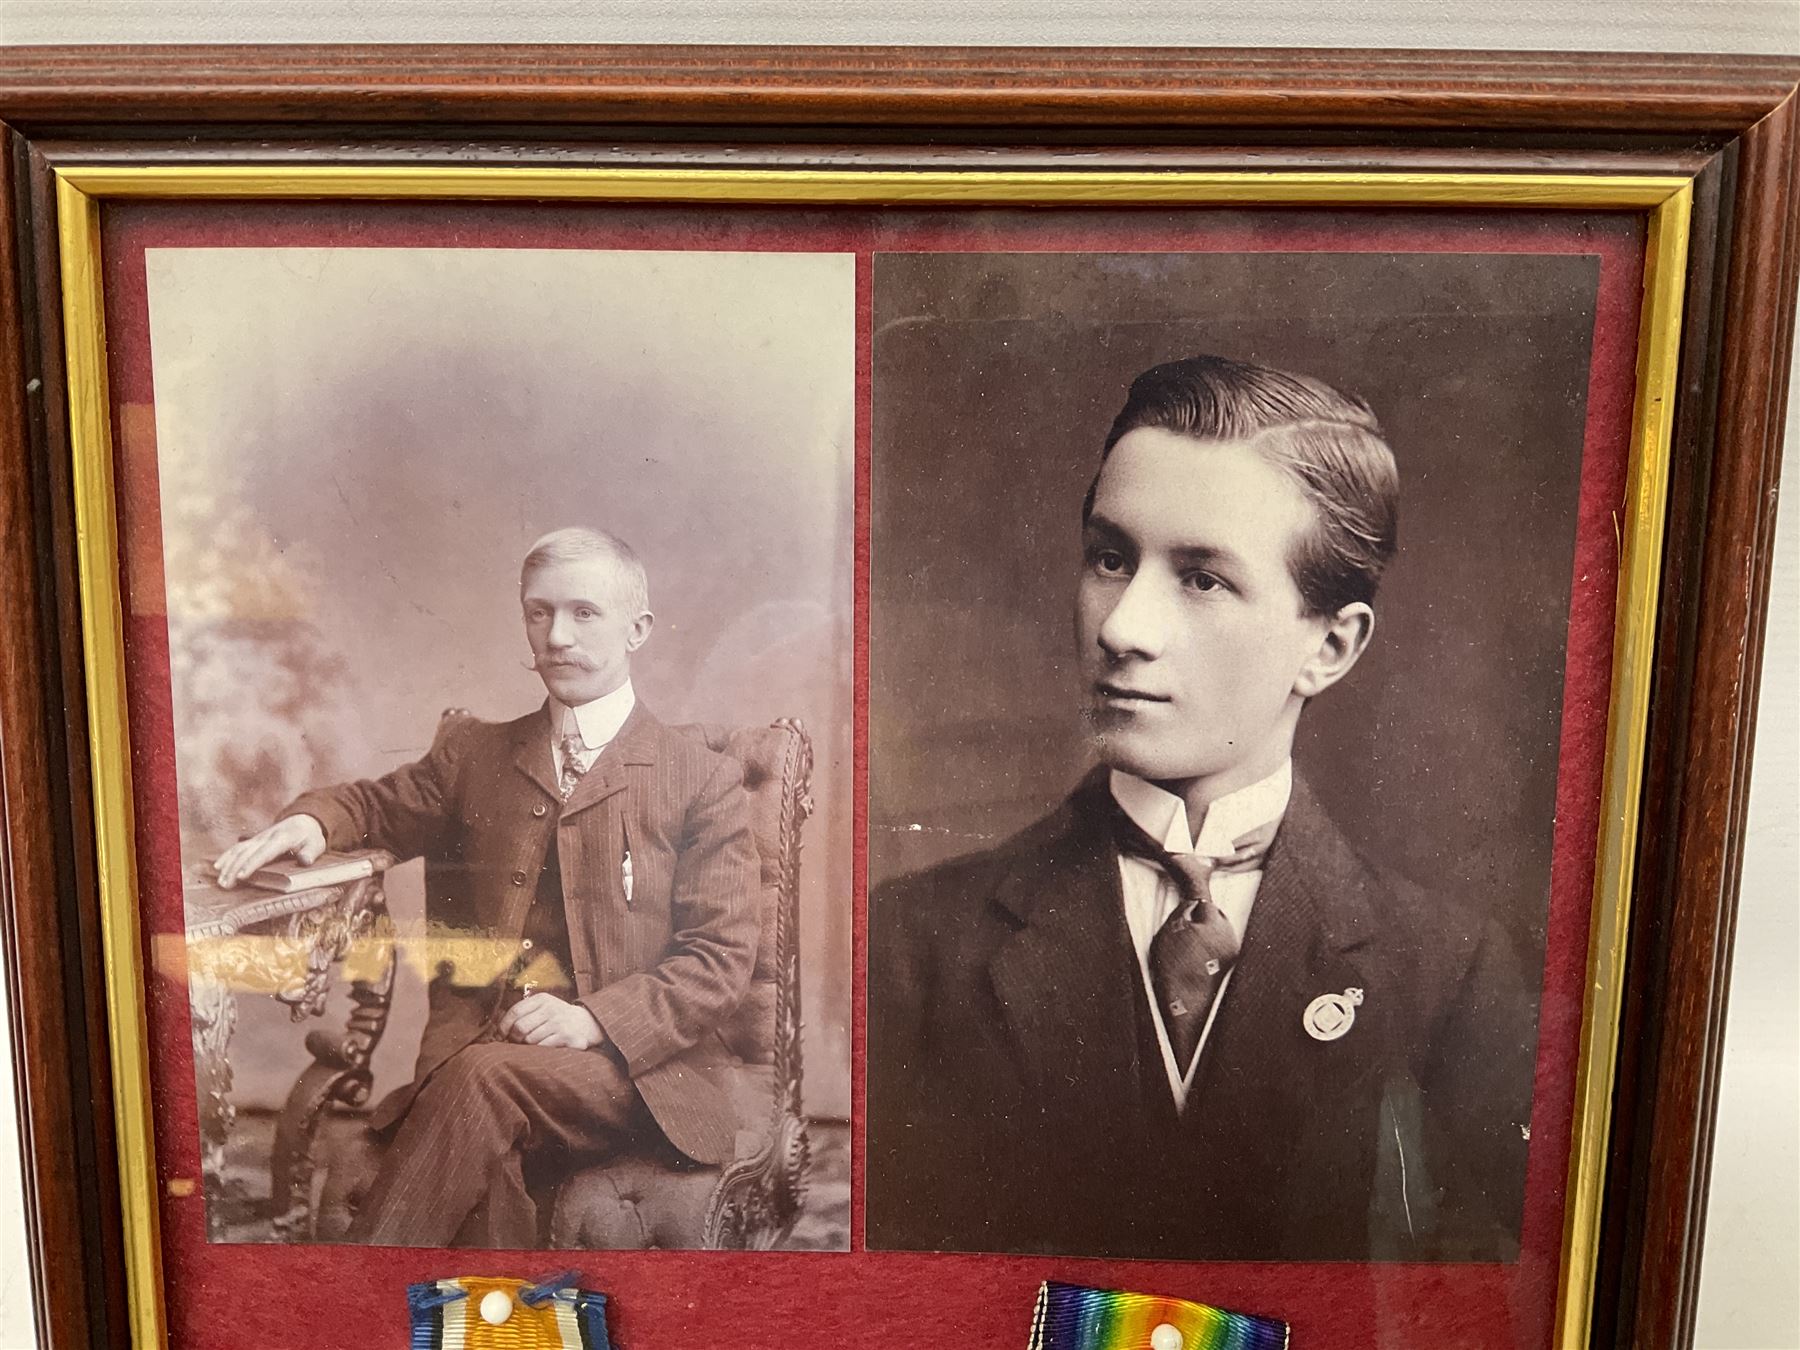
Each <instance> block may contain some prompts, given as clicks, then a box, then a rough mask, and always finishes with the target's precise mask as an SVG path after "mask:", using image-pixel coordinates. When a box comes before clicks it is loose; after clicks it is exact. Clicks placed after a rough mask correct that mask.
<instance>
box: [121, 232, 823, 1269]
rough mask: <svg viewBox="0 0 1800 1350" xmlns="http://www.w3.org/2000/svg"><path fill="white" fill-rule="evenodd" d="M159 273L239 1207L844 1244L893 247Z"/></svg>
mask: <svg viewBox="0 0 1800 1350" xmlns="http://www.w3.org/2000/svg"><path fill="white" fill-rule="evenodd" d="M595 228H598V224H596V226H595ZM147 270H148V283H149V295H148V299H149V307H150V336H151V351H152V356H153V358H154V361H155V376H156V404H155V419H156V432H157V434H156V437H155V441H154V444H153V446H152V447H150V448H153V449H154V452H155V461H154V466H153V473H154V475H155V481H158V482H159V483H160V488H161V494H160V518H159V519H158V520H156V521H154V522H152V524H153V525H154V526H160V538H156V537H153V536H149V535H146V534H145V533H144V532H143V531H142V530H139V532H138V533H137V534H135V535H134V538H135V539H136V540H137V543H138V548H137V552H136V554H135V555H134V556H137V557H139V558H159V559H160V562H159V566H160V574H161V579H162V582H163V588H164V589H163V596H162V599H163V602H164V603H163V607H162V611H161V615H160V616H159V622H160V621H161V619H162V617H166V624H167V634H168V637H167V642H168V651H169V657H170V677H171V678H170V686H171V713H172V717H171V721H172V732H173V737H172V739H173V745H172V749H173V753H174V763H175V769H176V778H177V781H178V783H179V788H180V799H179V803H178V806H179V815H180V820H179V824H180V837H181V845H182V865H183V866H182V876H183V881H184V904H185V907H186V923H187V931H186V937H185V945H184V947H183V949H182V950H183V955H182V956H181V958H180V959H179V960H174V959H167V960H164V961H162V962H161V963H160V964H161V966H162V967H163V968H165V973H168V974H169V975H170V977H171V981H174V980H180V981H182V982H183V984H184V985H185V988H183V989H182V992H183V993H186V994H187V995H188V996H189V998H190V999H191V1006H192V1009H193V1011H192V1023H193V1027H194V1044H195V1055H196V1065H197V1072H198V1079H197V1087H198V1099H199V1109H200V1117H201V1135H202V1143H203V1148H204V1152H203V1157H202V1163H201V1183H202V1195H203V1198H204V1201H205V1203H206V1206H207V1216H206V1217H207V1230H208V1232H209V1234H210V1236H211V1237H212V1239H213V1240H214V1241H235V1242H262V1241H289V1242H307V1241H333V1242H360V1243H371V1244H379V1245H383V1246H406V1247H427V1248H433V1247H462V1246H476V1247H488V1248H508V1249H530V1248H539V1247H549V1246H556V1247H583V1248H612V1247H640V1246H650V1245H656V1246H664V1247H705V1246H732V1245H752V1244H755V1243H762V1244H765V1245H776V1246H801V1247H808V1248H826V1249H830V1248H841V1247H844V1246H847V1244H848V1237H849V1235H848V1224H847V1215H848V1206H849V1200H848V1170H849V1160H848V1154H847V1143H846V1141H844V1139H843V1135H844V1134H845V1133H846V1129H845V1127H844V1126H843V1125H842V1123H841V1122H842V1121H844V1120H845V1119H847V1117H848V1114H849V1073H850V1050H849V1044H850V1043H849V1024H850V1016H849V1013H850V1007H849V997H850V996H849V990H850V970H849V948H850V940H851V918H850V914H851V909H850V902H849V891H850V868H851V849H850V822H851V819H852V800H851V798H852V790H851V786H850V784H851V761H852V730H851V710H852V697H851V687H850V683H849V673H848V672H849V661H850V655H849V654H850V648H851V603H852V571H851V557H850V547H849V540H850V537H851V524H850V522H851V477H852V465H853V462H854V439H853V426H854V405H853V397H854V350H855V341H854V328H853V305H854V301H853V285H852V282H853V276H854V270H853V263H852V261H851V260H850V259H848V258H846V257H844V256H842V255H836V254H829V253H781V252H764V253H755V252H705V251H691V252H681V251H659V250H653V249H632V248H623V247H622V248H614V249H578V248H545V249H529V248H517V247H511V248H502V247H488V248H398V247H396V248H366V249H365V248H332V247H319V248H305V247H281V248H244V249H198V248H195V249H187V248H172V249H162V250H152V251H151V252H150V254H149V258H148V267H147ZM271 310H276V311H279V312H280V313H282V314H283V315H284V320H283V323H282V324H281V325H280V326H279V327H277V328H275V329H271V328H270V327H269V326H268V325H267V324H266V322H265V319H266V316H267V314H268V313H269V312H271ZM158 549H160V554H159V553H158V551H157V550H158ZM148 593H149V592H148V591H146V594H148ZM802 840H804V858H805V865H804V867H801V866H799V861H798V860H799V859H800V857H801V856H802V855H801V852H800V850H801V846H802V842H801V841H802ZM359 867H361V868H362V869H364V870H363V871H362V872H358V871H357V868H359ZM368 880H372V881H373V882H374V883H375V884H377V885H378V886H379V888H380V894H381V896H382V901H381V904H380V907H379V908H378V909H370V908H369V902H368V900H367V895H368V894H369V893H368V892H367V891H365V890H358V889H357V888H358V887H363V886H365V885H366V884H367V883H368ZM359 907H360V908H359ZM284 924H285V925H287V926H286V927H283V926H282V925H284ZM334 924H335V925H338V926H339V927H338V929H336V930H334V927H333V925H334ZM334 931H336V932H337V936H336V937H335V938H334V937H332V936H331V935H332V934H333V933H334ZM780 933H785V934H787V936H786V937H785V938H784V939H778V934H780ZM158 940H159V941H160V942H161V943H162V948H161V950H163V951H164V952H165V953H166V952H168V951H169V950H170V949H171V948H172V946H173V944H176V943H182V941H183V937H182V935H181V934H179V933H176V934H172V935H162V934H159V935H158ZM334 942H335V944H336V945H335V947H334V946H333V943H334ZM296 943H298V944H300V947H301V956H302V957H303V958H305V959H310V961H311V969H310V973H305V978H304V980H303V979H302V978H301V977H300V976H295V975H292V974H289V973H284V971H283V970H282V969H281V968H279V965H278V961H277V958H278V957H281V956H282V954H283V953H284V952H287V951H289V950H290V948H292V947H293V945H294V944H296ZM307 943H311V944H312V945H311V949H310V950H311V955H310V957H309V958H308V957H307V948H306V944H307ZM284 944H286V945H284ZM243 953H248V954H249V956H248V957H245V958H244V959H243V960H239V959H238V955H237V954H243ZM234 962H235V964H234ZM303 964H304V961H303ZM246 967H248V968H246ZM262 967H267V968H269V969H272V970H275V971H276V973H275V974H273V975H270V976H266V977H259V976H257V975H256V974H255V971H256V970H257V969H259V968H262ZM284 982H287V983H284ZM315 985H316V996H315V995H314V994H313V993H312V992H310V991H311V990H312V989H313V987H314V986H315ZM272 995H273V996H272ZM803 995H804V997H805V998H806V1000H807V1006H808V1008H809V1011H810V1013H811V1018H810V1020H809V1023H808V1025H807V1027H806V1028H805V1030H804V1032H802V1031H800V1030H799V1028H798V1027H797V1026H790V1027H788V1028H786V1029H785V1030H784V1029H783V1028H782V1027H781V1026H779V1025H778V1024H777V1018H776V1009H777V1007H778V1006H789V1005H791V1004H794V1003H797V1002H798V1000H800V999H801V998H802V996H803ZM175 1006H177V1007H178V1008H181V1009H182V1012H183V1027H182V1029H183V1032H184V1033H185V1030H186V1022H187V1020H188V1019H187V1017H186V1015H185V1014H186V1007H185V1005H182V1004H176V1005H175ZM312 1019H317V1021H313V1020H312ZM297 1021H298V1022H306V1024H307V1025H305V1026H301V1027H296V1026H294V1023H295V1022H297ZM346 1026H348V1033H347V1034H346V1033H345V1032H344V1031H343V1030H342V1028H344V1027H346ZM309 1027H313V1028H316V1030H312V1031H310V1032H309V1030H308V1028H309ZM783 1035H786V1036H788V1037H789V1039H790V1041H791V1043H781V1049H780V1053H779V1055H778V1054H777V1043H778V1038H779V1037H781V1036H783ZM339 1037H342V1038H343V1039H341V1040H340V1039H338V1038H339ZM357 1056H360V1059H359V1058H357ZM778 1060H779V1061H780V1063H781V1064H782V1065H785V1066H788V1067H787V1068H786V1069H785V1074H784V1073H783V1072H778V1070H777V1067H776V1065H777V1061H778ZM803 1061H804V1064H805V1078H804V1090H805V1093H806V1095H805V1096H804V1097H802V1096H801V1095H800V1094H801V1090H802V1089H801V1081H802V1080H801V1078H800V1065H801V1063H802V1062H803ZM333 1075H335V1077H333ZM326 1081H330V1082H331V1083H332V1084H333V1085H332V1086H331V1087H330V1088H329V1091H327V1090H326V1089H324V1088H318V1087H315V1086H313V1085H315V1084H317V1083H320V1082H326ZM814 1117H817V1118H818V1119H819V1120H820V1122H821V1124H820V1125H818V1126H817V1127H811V1128H814V1133H813V1135H812V1143H813V1150H814V1151H813V1153H812V1155H811V1156H812V1157H814V1158H828V1159H835V1162H834V1163H832V1164H831V1166H832V1167H834V1168H835V1176H834V1175H827V1174H825V1173H823V1172H821V1171H818V1170H815V1171H814V1172H813V1173H812V1174H811V1176H810V1177H808V1176H798V1175H791V1174H784V1173H782V1172H781V1171H780V1168H781V1167H782V1166H784V1165H785V1164H784V1162H783V1161H782V1160H783V1159H785V1158H786V1157H788V1155H789V1154H790V1152H791V1151H792V1149H793V1144H792V1136H793V1135H794V1134H796V1133H800V1132H804V1131H805V1130H806V1129H808V1128H809V1122H810V1121H811V1120H812V1119H813V1118H814ZM832 1122H837V1124H835V1126H834V1125H833V1124H832ZM834 1129H835V1133H834V1134H833V1135H832V1137H831V1138H830V1139H827V1138H826V1137H825V1134H824V1133H823V1132H825V1131H832V1130H834ZM784 1132H785V1133H784ZM296 1159H298V1161H296ZM804 1161H805V1158H804V1157H803V1158H802V1162H804ZM734 1168H735V1171H733V1169H734ZM759 1169H760V1170H759ZM728 1171H732V1174H733V1176H734V1177H736V1178H737V1180H736V1181H735V1182H734V1183H733V1184H736V1185H739V1186H741V1187H744V1188H747V1189H745V1190H744V1192H743V1195H747V1196H749V1197H750V1199H749V1200H748V1201H746V1200H743V1198H742V1196H740V1195H737V1194H735V1193H734V1194H733V1195H732V1196H727V1197H721V1195H720V1193H719V1191H720V1187H722V1186H724V1185H725V1184H726V1182H725V1179H724V1178H725V1174H726V1173H727V1172H728ZM295 1178H298V1180H295ZM809 1181H810V1183H811V1187H812V1188H811V1192H810V1194H811V1198H812V1208H810V1209H808V1210H807V1211H806V1212H804V1213H801V1212H799V1211H798V1209H797V1204H796V1203H788V1202H787V1201H785V1200H783V1199H782V1196H785V1197H788V1198H789V1199H790V1200H791V1198H792V1197H794V1196H796V1195H797V1194H798V1192H799V1188H800V1187H801V1186H802V1185H803V1184H805V1183H807V1182H809ZM759 1187H760V1188H762V1189H761V1190H757V1189H756V1188H759ZM776 1187H783V1188H785V1190H783V1191H782V1196H778V1197H777V1198H776V1199H775V1200H774V1201H770V1200H768V1199H767V1198H766V1197H767V1195H768V1194H770V1193H772V1192H773V1189H774V1188H776ZM727 1198H729V1199H732V1200H733V1201H734V1203H735V1204H736V1205H737V1208H736V1209H735V1210H733V1211H732V1212H734V1213H742V1214H745V1215H748V1216H751V1217H750V1218H746V1219H745V1220H743V1222H742V1224H740V1226H739V1227H736V1228H733V1227H730V1226H729V1225H728V1224H727V1223H726V1222H725V1221H724V1220H721V1219H719V1218H718V1217H717V1215H718V1214H720V1213H723V1212H724V1211H725V1209H726V1205H725V1199H727ZM750 1201H754V1202H755V1203H751V1202H750ZM784 1204H785V1205H786V1207H785V1208H783V1205H784ZM753 1222H754V1223H760V1224H761V1225H762V1226H761V1227H760V1228H752V1227H750V1226H749V1225H751V1224H752V1223H753Z"/></svg>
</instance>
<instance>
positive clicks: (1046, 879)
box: [990, 778, 1138, 1118]
mask: <svg viewBox="0 0 1800 1350" xmlns="http://www.w3.org/2000/svg"><path fill="white" fill-rule="evenodd" d="M1096 787H1097V788H1098V793H1099V794H1104V792H1105V786H1104V779H1103V778H1095V779H1090V780H1089V782H1088V783H1085V784H1083V786H1082V788H1081V789H1079V790H1078V791H1077V792H1076V793H1075V795H1074V796H1073V797H1072V798H1071V799H1070V801H1069V803H1068V805H1067V806H1065V807H1064V814H1065V816H1066V821H1065V823H1064V828H1061V829H1059V830H1054V831H1052V832H1049V833H1048V834H1047V835H1046V837H1045V839H1044V843H1043V846H1042V847H1039V848H1033V849H1032V850H1031V851H1030V852H1029V853H1028V854H1026V855H1025V856H1022V857H1021V858H1020V859H1019V861H1018V864H1017V866H1016V867H1015V868H1014V870H1013V871H1012V872H1011V873H1010V874H1009V875H1008V876H1007V877H1006V878H1005V879H1004V880H1003V882H1002V883H1001V885H1000V887H999V888H998V889H997V891H996V893H995V903H997V904H998V905H1000V906H1001V908H1003V909H1004V910H1005V911H1006V912H1007V914H1008V916H1009V919H1010V921H1011V922H1012V923H1013V924H1014V925H1015V928H1016V931H1015V932H1014V933H1013V934H1012V936H1011V937H1010V938H1008V939H1007V940H1006V941H1005V942H1003V943H1002V944H1001V946H1000V947H999V948H998V949H997V951H996V952H995V954H994V956H993V958H992V964H991V966H990V975H991V978H992V981H993V986H994V991H995V993H996V995H997V996H998V998H999V1003H1000V1010H1001V1017H1002V1019H1003V1021H1004V1023H1005V1029H1006V1033H1007V1035H1008V1036H1009V1038H1010V1040H1011V1042H1012V1044H1013V1047H1014V1050H1015V1054H1016V1056H1017V1059H1018V1062H1019V1063H1020V1065H1021V1068H1022V1071H1023V1075H1024V1078H1025V1080H1026V1082H1027V1083H1029V1084H1031V1085H1033V1086H1034V1088H1035V1089H1036V1090H1037V1091H1038V1092H1040V1093H1043V1094H1045V1095H1054V1096H1058V1097H1068V1098H1073V1099H1075V1100H1076V1101H1078V1102H1079V1101H1087V1102H1089V1103H1090V1104H1091V1103H1092V1102H1094V1101H1095V1100H1097V1099H1096V1098H1095V1096H1094V1094H1096V1093H1100V1094H1103V1097H1102V1098H1101V1099H1104V1098H1105V1097H1106V1096H1108V1095H1110V1094H1117V1093H1119V1092H1129V1093H1130V1094H1131V1096H1130V1098H1129V1100H1130V1101H1132V1102H1133V1103H1134V1104H1135V1102H1136V1101H1137V1100H1138V1098H1137V1082H1138V1065H1137V1058H1138V1053H1137V1052H1138V1044H1137V1032H1136V1007H1135V1004H1134V1002H1133V999H1134V994H1135V991H1134V979H1135V976H1136V961H1137V958H1136V956H1135V954H1134V952H1133V950H1132V946H1131V935H1130V931H1129V930H1128V928H1127V927H1126V924H1125V913H1124V901H1123V899H1122V897H1121V895H1120V884H1119V869H1118V864H1117V862H1116V858H1115V855H1114V852H1113V846H1112V841H1111V837H1110V835H1109V833H1108V830H1107V827H1106V824H1105V821H1106V816H1105V814H1104V811H1103V806H1104V802H1103V801H1102V800H1099V799H1097V796H1096V792H1095V790H1094V789H1095V788H1096ZM1111 1099H1112V1100H1114V1101H1116V1100H1117V1097H1116V1096H1112V1097H1111ZM1052 1118H1054V1117H1052Z"/></svg>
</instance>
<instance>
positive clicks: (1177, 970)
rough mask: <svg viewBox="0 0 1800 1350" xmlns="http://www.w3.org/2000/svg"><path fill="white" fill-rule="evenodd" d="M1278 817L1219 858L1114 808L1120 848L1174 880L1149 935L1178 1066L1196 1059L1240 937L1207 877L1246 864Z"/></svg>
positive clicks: (1247, 867)
mask: <svg viewBox="0 0 1800 1350" xmlns="http://www.w3.org/2000/svg"><path fill="white" fill-rule="evenodd" d="M1277 824H1278V822H1276V821H1271V822H1269V824H1267V825H1266V826H1264V827H1262V828H1261V829H1258V830H1254V831H1252V832H1251V833H1250V834H1248V835H1245V836H1243V837H1242V838H1240V839H1238V840H1237V841H1236V846H1235V848H1234V850H1233V852H1231V853H1230V854H1229V855H1227V856H1226V857H1223V858H1212V857H1208V856H1207V855H1205V854H1203V853H1171V852H1169V850H1168V849H1166V848H1164V847H1163V846H1162V845H1161V844H1159V843H1157V842H1156V840H1154V839H1152V838H1151V837H1150V836H1149V835H1148V834H1147V833H1146V832H1145V831H1144V829H1143V827H1142V826H1140V825H1139V824H1138V823H1137V822H1136V821H1134V820H1132V819H1131V817H1130V816H1128V815H1126V814H1125V812H1124V810H1123V809H1122V808H1121V809H1119V810H1117V811H1116V812H1115V813H1114V834H1115V836H1116V838H1117V839H1118V844H1119V852H1121V853H1125V854H1129V855H1130V856H1131V857H1134V858H1143V859H1145V860H1147V861H1149V862H1152V863H1155V864H1156V865H1157V866H1158V867H1160V868H1161V869H1162V870H1163V872H1164V873H1165V874H1166V875H1167V876H1168V878H1169V880H1170V881H1172V882H1173V883H1174V884H1175V890H1176V892H1177V894H1179V896H1180V897H1181V903H1180V904H1179V905H1177V906H1176V907H1175V912H1174V913H1173V914H1171V915H1169V917H1168V918H1167V919H1166V920H1164V921H1163V925H1162V927H1161V928H1159V929H1157V930H1156V936H1155V937H1154V938H1152V939H1151V942H1150V959H1149V966H1150V987H1151V988H1152V989H1153V990H1154V991H1155V992H1156V1006H1157V1009H1158V1011H1159V1012H1161V1014H1162V1023H1163V1030H1164V1031H1165V1032H1167V1033H1168V1037H1169V1048H1170V1049H1171V1050H1173V1051H1174V1052H1175V1063H1176V1065H1177V1067H1178V1068H1179V1069H1180V1070H1181V1072H1182V1073H1184V1074H1185V1073H1186V1072H1187V1069H1188V1066H1189V1065H1190V1064H1192V1063H1193V1062H1194V1052H1195V1051H1196V1050H1198V1049H1199V1048H1200V1036H1201V1033H1202V1032H1203V1031H1205V1029H1206V1017H1207V1014H1208V1013H1209V1012H1210V1011H1211V1009H1212V1005H1213V1000H1214V999H1216V998H1217V997H1218V995H1219V986H1220V985H1222V984H1223V983H1224V982H1225V977H1226V976H1227V975H1228V974H1230V973H1231V965H1232V962H1234V961H1236V960H1237V957H1238V949H1239V946H1240V943H1239V941H1238V936H1237V933H1236V932H1235V931H1234V930H1233V929H1232V927H1231V921H1230V920H1229V919H1227V918H1226V917H1225V915H1224V914H1223V913H1221V912H1220V910H1219V907H1218V906H1217V905H1215V904H1214V903H1213V900H1212V893H1211V891H1210V890H1209V889H1208V883H1209V882H1210V881H1211V879H1212V877H1213V876H1214V875H1215V874H1216V873H1220V872H1251V871H1255V870H1256V869H1257V868H1259V867H1261V866H1262V860H1263V855H1264V854H1265V853H1267V852H1268V851H1269V845H1270V843H1272V842H1273V841H1274V838H1275V827H1276V825H1277Z"/></svg>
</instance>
